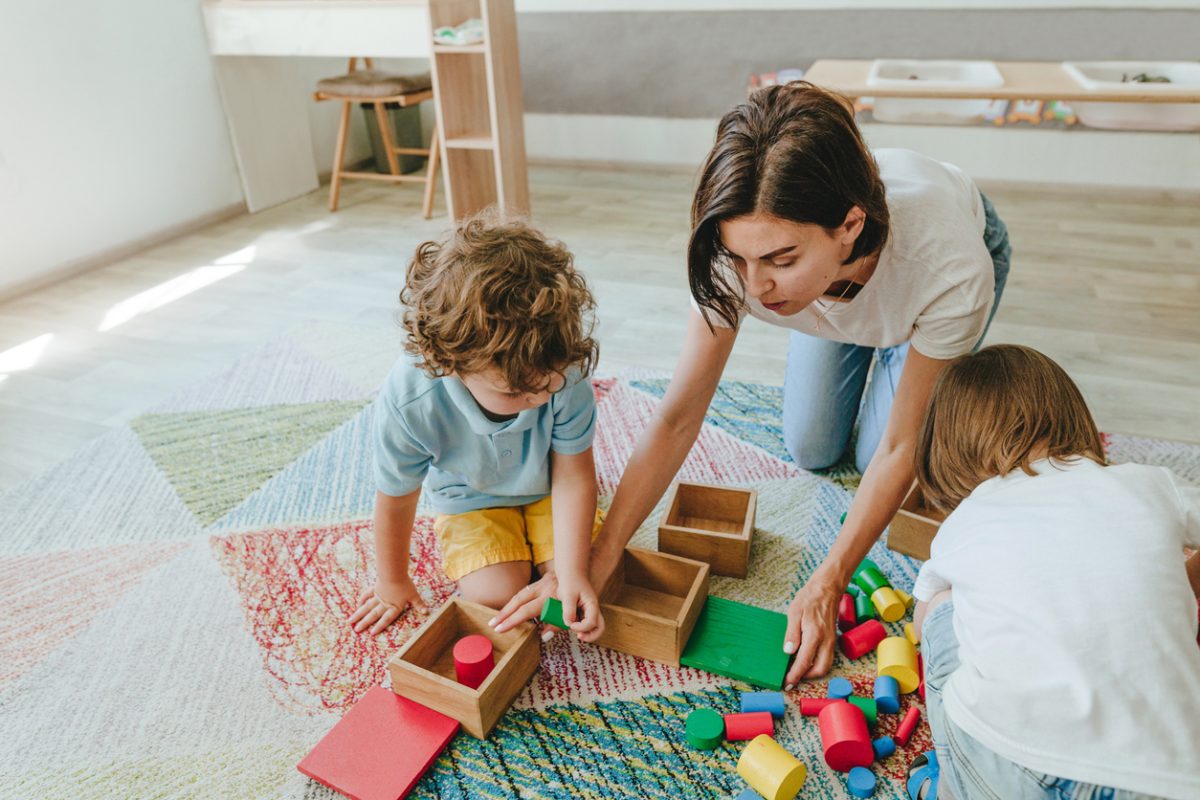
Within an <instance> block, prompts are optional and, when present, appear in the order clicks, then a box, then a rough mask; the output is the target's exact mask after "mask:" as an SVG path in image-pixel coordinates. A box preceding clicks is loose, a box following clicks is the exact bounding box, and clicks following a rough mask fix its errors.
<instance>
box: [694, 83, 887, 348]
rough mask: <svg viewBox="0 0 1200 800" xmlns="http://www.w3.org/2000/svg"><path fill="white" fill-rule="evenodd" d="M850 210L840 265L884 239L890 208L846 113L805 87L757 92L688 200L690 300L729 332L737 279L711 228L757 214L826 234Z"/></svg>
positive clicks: (720, 137) (828, 95) (737, 304)
mask: <svg viewBox="0 0 1200 800" xmlns="http://www.w3.org/2000/svg"><path fill="white" fill-rule="evenodd" d="M854 206H858V207H859V208H861V209H862V210H863V212H864V213H865V214H866V222H865V224H864V226H863V230H862V232H861V233H860V234H859V236H858V239H857V240H855V242H854V248H853V249H852V250H851V252H850V256H849V258H847V259H846V262H845V263H847V264H848V263H850V262H852V261H854V260H856V259H858V258H859V257H861V256H863V255H867V254H870V253H874V252H877V251H878V250H880V249H881V248H882V247H883V245H884V243H885V242H886V241H887V235H888V209H887V202H886V200H885V198H884V187H883V181H882V180H880V178H879V168H878V166H877V165H876V163H875V159H874V157H873V156H872V155H871V152H870V151H869V150H868V149H867V145H866V143H864V142H863V139H862V134H860V133H859V130H858V126H856V125H855V124H854V107H853V105H852V104H851V103H850V101H849V100H848V99H847V98H845V97H842V96H841V95H839V94H835V93H833V92H829V91H826V90H824V89H821V88H819V87H816V86H814V85H812V84H811V83H807V82H805V81H796V82H793V83H789V84H786V85H783V86H769V87H767V88H765V89H760V90H758V91H757V92H755V93H754V94H752V95H751V96H750V98H749V99H748V100H747V101H746V102H745V103H742V104H740V105H738V106H737V107H736V108H734V109H733V110H732V111H730V112H729V113H728V114H726V115H725V116H724V117H722V118H721V122H720V124H719V125H718V126H717V140H716V143H715V144H714V145H713V148H712V150H711V151H709V154H708V158H707V160H706V161H705V162H704V167H703V168H702V170H701V172H700V183H699V186H698V187H697V189H696V197H695V199H694V201H693V202H692V235H691V238H690V240H689V241H688V283H689V284H690V286H691V290H692V296H693V297H695V298H696V302H697V303H698V304H699V305H700V306H701V307H703V308H705V309H709V310H711V311H712V312H714V313H715V314H716V315H717V316H719V317H720V318H721V319H723V320H725V321H726V322H727V323H729V325H730V326H731V327H734V326H736V325H737V322H738V316H739V315H738V312H739V311H740V309H741V307H742V304H743V295H744V292H743V289H742V284H741V279H740V278H739V277H738V276H737V273H736V272H735V271H734V270H733V268H732V264H731V263H730V260H729V253H728V252H727V251H726V250H725V248H724V246H723V245H722V244H721V234H720V231H719V230H718V228H717V223H719V222H721V221H722V220H727V219H733V218H735V217H742V216H748V215H751V214H755V213H764V214H769V215H771V216H773V217H778V218H779V219H785V220H790V221H792V222H799V223H806V224H815V225H820V226H821V227H822V228H825V229H826V230H830V231H831V230H833V229H834V228H837V227H838V226H839V225H841V224H842V223H843V222H844V221H845V219H846V214H847V213H849V211H850V209H851V208H853V207H854Z"/></svg>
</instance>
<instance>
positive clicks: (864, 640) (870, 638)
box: [838, 619, 907, 680]
mask: <svg viewBox="0 0 1200 800" xmlns="http://www.w3.org/2000/svg"><path fill="white" fill-rule="evenodd" d="M886 638H887V628H885V627H883V623H882V622H880V621H879V620H877V619H869V620H867V621H866V622H864V623H863V624H861V625H859V626H857V627H855V628H851V629H850V630H848V631H846V632H845V633H843V634H842V635H841V636H840V637H838V644H840V645H841V647H842V653H843V654H845V656H846V658H850V659H854V658H862V657H863V656H865V655H866V654H867V653H869V652H871V651H872V650H874V649H875V648H876V647H878V646H879V643H880V642H882V641H883V640H884V639H886ZM906 641H907V640H906ZM897 680H899V678H897Z"/></svg>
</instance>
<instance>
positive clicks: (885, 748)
mask: <svg viewBox="0 0 1200 800" xmlns="http://www.w3.org/2000/svg"><path fill="white" fill-rule="evenodd" d="M871 747H872V748H874V750H875V760H876V761H880V760H882V759H885V758H887V757H888V756H890V755H891V754H892V753H894V752H896V740H895V739H893V738H892V737H890V736H880V737H879V738H878V739H876V740H875V741H873V742H871Z"/></svg>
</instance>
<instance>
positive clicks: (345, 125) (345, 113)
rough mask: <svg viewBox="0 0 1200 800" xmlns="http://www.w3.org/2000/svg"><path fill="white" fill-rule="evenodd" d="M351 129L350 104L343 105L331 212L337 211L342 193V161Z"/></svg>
mask: <svg viewBox="0 0 1200 800" xmlns="http://www.w3.org/2000/svg"><path fill="white" fill-rule="evenodd" d="M349 129H350V103H348V102H343V103H342V117H341V119H340V120H339V121H338V132H337V145H336V146H335V147H334V148H333V177H332V178H331V179H330V181H329V210H330V211H337V207H338V195H340V194H341V193H342V161H343V159H344V158H345V157H346V132H347V131H348V130H349Z"/></svg>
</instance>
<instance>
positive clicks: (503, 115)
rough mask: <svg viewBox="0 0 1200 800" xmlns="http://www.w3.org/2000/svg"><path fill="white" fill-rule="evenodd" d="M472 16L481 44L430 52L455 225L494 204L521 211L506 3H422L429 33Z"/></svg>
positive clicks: (518, 125)
mask: <svg viewBox="0 0 1200 800" xmlns="http://www.w3.org/2000/svg"><path fill="white" fill-rule="evenodd" d="M471 17H478V18H479V19H482V20H483V26H484V39H483V42H482V43H480V44H473V45H466V46H463V47H454V46H452V45H436V44H435V45H433V47H432V48H431V53H432V59H431V60H432V65H433V70H432V71H433V92H434V96H435V97H436V99H437V103H436V105H437V117H438V128H439V129H440V130H441V132H442V143H443V149H442V154H443V159H442V174H443V177H444V179H445V182H446V201H447V205H448V206H449V208H450V216H451V218H453V219H454V220H456V221H457V220H460V219H463V218H464V217H468V216H471V215H472V214H474V213H476V212H478V211H481V210H483V209H484V208H487V207H488V206H493V205H494V206H496V207H498V208H499V209H500V210H501V211H502V212H504V213H511V214H528V213H529V212H530V207H529V176H528V170H527V168H526V163H525V123H524V118H523V114H524V100H523V96H522V91H521V67H520V62H519V58H518V51H517V21H516V12H515V10H514V8H513V0H429V22H430V25H431V30H430V34H431V35H432V32H433V30H435V29H437V28H440V27H444V26H455V25H459V24H461V23H462V22H465V21H466V20H467V19H470V18H471Z"/></svg>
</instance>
